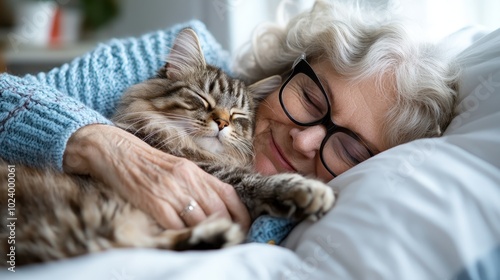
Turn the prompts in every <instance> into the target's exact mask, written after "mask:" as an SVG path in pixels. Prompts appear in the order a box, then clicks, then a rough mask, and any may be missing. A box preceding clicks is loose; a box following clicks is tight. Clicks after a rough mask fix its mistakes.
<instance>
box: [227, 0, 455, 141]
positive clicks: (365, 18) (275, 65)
mask: <svg viewBox="0 0 500 280" xmlns="http://www.w3.org/2000/svg"><path fill="white" fill-rule="evenodd" d="M370 8H371V9H372V10H367V9H364V8H363V7H361V6H360V5H345V4H343V3H340V2H339V3H337V2H336V3H335V4H330V3H326V2H325V1H316V3H315V5H314V7H313V8H312V10H311V11H308V12H303V13H301V14H299V15H297V16H295V17H294V18H292V19H291V20H290V21H289V22H288V24H287V25H286V26H284V27H283V26H280V25H278V24H267V25H265V26H261V27H260V28H258V29H257V30H256V31H255V32H254V35H253V38H252V41H251V44H250V47H249V48H248V49H246V50H244V51H243V52H242V53H241V54H240V55H239V56H238V57H237V58H236V63H235V65H236V66H237V68H235V72H236V73H237V75H239V76H240V77H241V78H243V79H245V80H247V81H248V82H255V81H257V80H260V79H262V78H265V77H269V76H272V75H276V74H278V75H279V74H283V73H285V72H286V71H288V70H289V69H290V67H291V65H292V63H293V61H294V60H295V59H296V58H297V57H298V56H299V55H300V54H301V53H306V55H307V57H308V60H310V61H311V60H312V61H318V60H325V59H326V60H328V61H330V62H331V65H332V67H333V68H334V70H335V71H336V72H337V73H338V74H340V75H341V76H343V77H345V78H346V79H348V80H349V81H350V82H352V83H356V81H360V80H366V79H368V78H375V79H376V81H378V82H377V86H378V89H379V90H381V92H383V91H385V92H387V91H390V92H395V93H396V96H395V105H394V106H391V108H390V109H389V110H388V111H387V113H386V116H385V120H386V121H385V125H384V126H383V129H384V135H385V139H384V141H385V144H386V145H387V146H388V147H392V146H396V145H399V144H402V143H406V142H409V141H412V140H414V139H419V138H424V137H435V136H440V135H441V134H442V131H444V129H445V128H446V127H447V126H448V124H449V123H450V122H451V119H452V118H453V116H454V114H453V110H454V106H455V102H456V96H457V80H458V75H459V72H460V70H459V68H458V66H457V64H455V63H453V60H451V59H449V58H447V57H446V56H445V53H444V52H443V51H441V50H440V48H439V47H438V45H436V44H430V43H424V42H423V41H418V40H417V39H416V36H413V35H415V34H412V33H410V32H409V29H407V27H406V26H405V25H404V21H403V20H402V19H398V18H396V17H395V15H392V14H389V13H388V11H389V10H387V9H386V10H381V9H373V7H370ZM387 79H389V80H391V81H394V83H393V85H392V86H391V87H392V88H387V85H384V84H383V81H384V80H387ZM392 95H393V94H392Z"/></svg>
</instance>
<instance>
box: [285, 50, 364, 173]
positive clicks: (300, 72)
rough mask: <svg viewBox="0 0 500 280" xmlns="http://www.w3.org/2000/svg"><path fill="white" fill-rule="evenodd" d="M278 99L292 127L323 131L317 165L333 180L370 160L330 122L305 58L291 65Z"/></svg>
mask: <svg viewBox="0 0 500 280" xmlns="http://www.w3.org/2000/svg"><path fill="white" fill-rule="evenodd" d="M279 99H280V103H281V107H283V111H284V112H285V114H286V115H287V116H288V118H290V120H291V121H292V122H294V123H295V124H297V125H299V126H315V125H323V126H324V127H325V128H326V131H327V133H326V136H325V138H324V139H323V141H322V142H321V146H320V150H319V152H320V158H321V162H322V163H323V165H324V166H325V168H326V169H327V170H328V172H330V173H331V174H332V175H333V176H334V177H336V176H337V175H338V174H340V173H342V172H344V171H346V170H347V169H349V168H351V167H353V166H355V165H356V164H358V163H360V162H362V161H365V160H367V159H369V158H370V157H372V156H373V153H372V151H371V150H370V149H369V148H368V146H367V145H366V144H365V143H364V142H363V141H362V140H361V139H360V138H359V137H358V136H357V135H356V134H355V133H354V132H352V131H351V130H349V129H347V128H344V127H341V126H338V125H336V124H335V123H334V122H333V121H332V120H331V106H330V101H329V100H328V95H327V94H326V92H325V89H324V88H323V85H322V84H321V81H320V80H319V78H318V76H317V75H316V73H314V70H313V69H312V67H311V65H309V63H307V61H306V57H305V54H302V56H300V57H299V58H298V59H297V60H296V61H295V62H294V64H293V67H292V73H291V74H290V76H289V77H288V79H287V80H286V81H285V82H284V83H283V85H282V86H281V89H280V94H279Z"/></svg>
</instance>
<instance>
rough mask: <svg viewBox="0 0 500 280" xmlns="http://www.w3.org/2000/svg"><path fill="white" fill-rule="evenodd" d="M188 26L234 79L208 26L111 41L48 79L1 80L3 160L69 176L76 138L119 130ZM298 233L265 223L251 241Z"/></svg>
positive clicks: (282, 223) (3, 76)
mask: <svg viewBox="0 0 500 280" xmlns="http://www.w3.org/2000/svg"><path fill="white" fill-rule="evenodd" d="M186 27H191V28H193V29H194V30H195V31H196V33H197V34H198V36H199V38H200V41H201V42H200V43H201V46H202V48H203V52H204V55H205V59H206V61H207V63H209V64H212V65H215V66H218V67H221V68H222V69H223V70H225V71H227V72H229V70H230V67H229V54H228V53H227V52H225V51H224V50H223V49H222V48H221V46H220V45H219V44H218V43H217V42H216V41H215V39H214V38H213V37H212V35H211V34H210V33H209V32H208V31H207V29H206V27H205V26H204V25H203V23H201V22H199V21H191V22H188V23H185V24H179V25H176V26H173V27H172V28H169V29H167V30H160V31H156V32H152V33H149V34H146V35H143V36H142V37H139V38H128V39H122V40H117V39H114V40H111V41H109V42H107V43H105V44H100V45H99V46H97V48H96V49H95V50H93V51H91V52H89V53H88V54H86V55H83V56H82V57H79V58H76V59H74V60H73V61H72V62H70V63H68V64H64V65H63V66H61V67H59V68H55V69H53V70H52V71H50V72H48V73H40V74H38V75H36V76H33V75H27V76H25V77H22V78H21V77H15V76H12V75H8V74H1V75H0V97H1V98H0V147H1V149H0V157H1V158H3V159H4V160H6V161H7V162H11V163H24V164H28V165H31V166H37V167H43V166H53V167H55V168H57V169H59V170H62V159H63V153H64V150H65V149H66V143H67V141H68V139H69V138H70V136H71V135H72V134H73V133H74V132H75V131H76V130H78V129H79V128H81V127H83V126H86V125H89V124H112V123H111V122H110V121H109V119H108V118H109V117H110V116H111V115H112V114H113V112H114V110H115V108H116V105H117V102H118V100H119V99H120V97H121V95H122V93H123V92H124V90H125V89H126V88H128V87H130V86H131V85H133V84H136V83H139V82H141V81H144V80H146V79H147V78H149V77H152V76H153V75H154V74H155V73H156V71H157V70H158V69H159V68H160V67H161V66H162V65H163V64H164V59H165V57H166V55H167V54H168V51H169V48H170V47H171V46H172V43H173V40H174V39H175V36H176V34H177V33H178V32H179V31H180V30H181V29H183V28H186ZM291 227H292V226H291V224H290V223H289V222H288V221H287V220H282V219H273V218H270V217H261V218H259V219H258V220H257V221H255V223H254V225H253V226H252V228H251V230H250V234H249V238H248V240H249V241H254V242H270V243H279V242H280V241H281V240H282V239H283V238H284V237H285V236H286V235H287V234H288V232H289V231H290V229H291Z"/></svg>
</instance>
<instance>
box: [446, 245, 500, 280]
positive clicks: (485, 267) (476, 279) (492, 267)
mask: <svg viewBox="0 0 500 280" xmlns="http://www.w3.org/2000/svg"><path fill="white" fill-rule="evenodd" d="M452 279H456V280H498V279H500V246H498V247H496V248H495V249H494V250H492V251H491V252H488V253H487V254H485V255H484V256H483V257H481V258H479V259H478V260H477V261H476V263H474V264H472V265H470V266H468V267H467V268H465V269H464V270H463V271H461V272H460V273H459V274H458V275H457V277H454V278H452Z"/></svg>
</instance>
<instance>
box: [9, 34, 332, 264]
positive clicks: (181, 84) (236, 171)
mask: <svg viewBox="0 0 500 280" xmlns="http://www.w3.org/2000/svg"><path fill="white" fill-rule="evenodd" d="M280 81H281V80H280V78H279V77H271V78H268V79H265V80H262V81H259V82H256V83H254V84H252V85H250V86H246V85H245V84H244V83H243V82H241V81H239V80H235V79H232V78H230V77H228V76H227V75H226V74H225V73H223V72H222V71H221V70H219V69H217V68H214V67H212V66H210V65H206V63H205V60H204V58H203V54H202V51H201V48H200V45H199V42H198V39H197V37H196V34H195V33H194V32H193V31H192V30H190V29H187V30H183V31H182V32H181V33H180V34H179V36H178V37H177V39H176V41H175V43H174V46H173V48H172V50H171V53H170V55H169V57H168V59H167V63H166V64H165V66H164V67H162V68H161V69H160V70H159V71H158V75H157V76H156V77H154V78H151V79H149V80H147V81H144V82H143V83H141V84H138V85H135V86H133V87H131V88H130V89H129V90H128V91H127V92H126V93H125V94H124V95H123V98H122V100H121V103H120V106H119V108H118V110H117V113H116V115H115V116H114V118H113V120H114V122H115V123H116V124H117V125H118V126H119V127H121V128H123V129H125V130H127V131H129V132H131V133H133V134H135V135H137V136H139V137H140V138H142V139H143V140H144V141H145V142H147V143H149V144H150V145H151V146H153V147H156V148H158V149H160V150H162V151H165V152H167V153H171V154H174V155H177V156H181V157H186V158H188V159H190V160H192V161H194V162H195V163H197V164H198V165H199V166H200V167H202V168H203V169H204V170H206V171H207V172H209V173H211V174H213V175H215V176H217V177H218V178H220V179H221V180H223V181H224V182H226V183H229V184H231V185H233V186H234V188H235V190H236V191H237V193H238V194H239V196H240V198H241V200H242V201H243V203H245V205H246V206H247V208H248V209H249V211H250V213H251V216H252V217H253V218H256V217H257V216H259V215H261V214H264V213H269V214H271V215H275V216H278V217H290V218H294V219H296V220H301V219H304V218H307V217H312V218H318V217H320V216H322V215H323V214H324V213H325V212H326V211H327V210H329V209H330V207H332V205H333V202H334V194H333V192H332V190H331V189H330V188H329V187H328V186H326V185H324V184H323V183H321V182H319V181H316V180H312V179H307V178H304V177H302V176H300V175H298V174H278V175H274V176H261V175H259V174H255V173H254V172H252V170H251V166H252V165H251V163H252V159H253V151H252V138H253V128H254V112H255V109H256V107H257V105H258V102H259V100H260V99H261V98H262V96H263V95H264V94H266V93H268V92H270V91H271V89H274V88H275V87H276V86H278V85H279V83H280ZM10 164H13V163H10ZM15 175H16V187H15V190H16V191H15V207H16V209H15V213H16V218H17V220H16V221H15V225H16V229H15V233H16V236H15V237H16V239H15V242H16V243H15V247H16V250H15V253H16V264H17V265H22V264H28V263H34V262H45V261H50V260H56V259H62V258H68V257H72V256H77V255H82V254H86V253H90V252H97V251H102V250H106V249H110V248H117V247H154V248H162V249H173V250H187V249H207V248H220V247H226V246H229V245H234V244H237V243H239V242H241V241H242V240H243V237H244V233H243V232H242V231H241V229H240V228H239V226H238V225H237V224H234V223H233V222H231V221H229V220H225V219H221V218H213V217H211V218H209V219H207V220H206V221H204V222H202V223H201V224H199V225H197V226H195V227H192V228H186V229H182V230H172V229H165V228H162V227H160V226H159V225H158V224H157V223H156V222H155V221H154V220H153V219H152V218H151V217H150V216H149V215H148V214H146V213H145V212H143V211H141V210H139V209H137V208H135V207H133V206H132V205H131V204H130V203H128V202H127V201H125V200H124V199H123V198H122V197H120V195H119V194H118V193H116V192H114V191H112V190H111V188H107V187H106V186H104V185H103V184H102V183H100V182H97V181H94V180H92V179H91V178H89V177H84V176H73V175H68V174H61V173H57V172H55V171H53V170H50V169H45V170H40V169H33V168H30V167H26V166H22V165H16V173H15ZM7 179H8V169H7V164H6V163H0V195H1V198H0V211H1V212H0V213H1V215H0V216H1V219H2V220H3V221H6V219H7V217H8V212H7V209H8V207H7V204H6V203H8V201H9V200H8V198H9V196H8V194H9V191H8V187H7V186H8V183H7ZM9 234H10V233H9V229H8V228H6V227H2V228H1V229H0V237H1V244H0V255H1V257H0V258H5V257H6V254H7V253H8V252H9V250H10V248H9V247H10V245H9V243H8V242H7V239H8V237H9ZM0 263H2V264H3V265H5V264H6V261H5V260H4V259H2V260H1V261H0Z"/></svg>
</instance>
